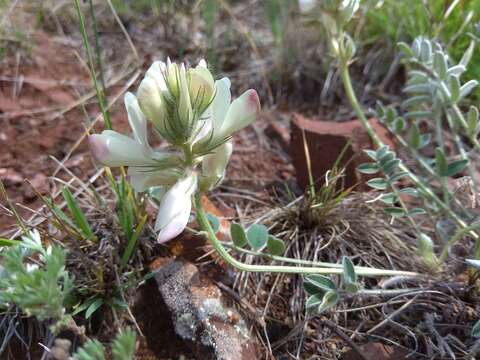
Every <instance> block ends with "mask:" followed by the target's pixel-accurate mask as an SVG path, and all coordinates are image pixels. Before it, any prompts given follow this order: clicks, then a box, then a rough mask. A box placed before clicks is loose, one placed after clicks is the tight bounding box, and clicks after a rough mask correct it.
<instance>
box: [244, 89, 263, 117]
mask: <svg viewBox="0 0 480 360" xmlns="http://www.w3.org/2000/svg"><path fill="white" fill-rule="evenodd" d="M244 95H245V96H246V97H247V99H248V101H247V107H248V110H249V112H252V113H255V114H257V115H258V114H259V113H260V108H261V107H260V99H259V97H258V94H257V92H256V91H255V90H253V89H250V90H247V91H246V92H245V94H244Z"/></svg>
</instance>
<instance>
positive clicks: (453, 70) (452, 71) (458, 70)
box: [447, 65, 467, 76]
mask: <svg viewBox="0 0 480 360" xmlns="http://www.w3.org/2000/svg"><path fill="white" fill-rule="evenodd" d="M466 70H467V68H466V67H465V66H463V65H454V66H452V67H450V68H449V69H448V71H447V74H448V75H453V76H460V75H462V74H463V73H464V72H465V71H466Z"/></svg>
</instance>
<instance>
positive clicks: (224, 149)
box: [202, 141, 233, 178]
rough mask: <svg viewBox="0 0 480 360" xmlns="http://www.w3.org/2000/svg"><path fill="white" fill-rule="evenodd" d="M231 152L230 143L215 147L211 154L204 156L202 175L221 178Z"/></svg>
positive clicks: (231, 145)
mask: <svg viewBox="0 0 480 360" xmlns="http://www.w3.org/2000/svg"><path fill="white" fill-rule="evenodd" d="M232 151H233V144H232V142H231V141H227V142H226V143H224V144H222V145H220V146H219V147H217V148H216V149H215V151H214V152H213V153H212V154H209V155H206V156H205V157H204V158H203V160H202V175H204V176H207V177H211V176H214V177H218V178H221V177H223V174H224V173H225V168H226V167H227V164H228V160H229V159H230V155H232Z"/></svg>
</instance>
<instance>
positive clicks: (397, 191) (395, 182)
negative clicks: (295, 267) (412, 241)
mask: <svg viewBox="0 0 480 360" xmlns="http://www.w3.org/2000/svg"><path fill="white" fill-rule="evenodd" d="M365 152H366V154H367V155H368V156H369V157H370V158H371V159H372V160H373V162H370V163H364V164H361V165H360V166H358V168H357V169H358V171H360V172H362V173H364V174H376V173H379V175H380V176H379V177H375V178H373V179H371V180H369V181H367V185H368V186H369V187H371V188H372V189H375V190H380V191H381V194H380V195H379V196H378V197H377V199H376V200H378V201H381V202H383V203H384V204H386V207H385V208H384V211H385V212H386V213H387V214H389V215H390V216H391V217H392V218H399V217H402V216H406V215H408V216H415V215H419V214H424V213H425V210H424V209H422V208H413V209H406V208H405V207H403V206H400V205H398V204H399V198H400V196H401V195H409V196H414V197H417V196H418V190H417V189H415V188H411V187H406V188H400V185H399V183H400V181H401V180H402V179H404V178H405V177H406V176H408V174H407V173H406V172H404V171H401V170H400V169H399V165H400V164H401V163H402V161H401V160H400V159H399V158H397V156H396V154H395V152H393V151H391V150H390V149H389V148H388V146H382V147H381V148H379V149H378V150H377V151H373V150H366V151H365Z"/></svg>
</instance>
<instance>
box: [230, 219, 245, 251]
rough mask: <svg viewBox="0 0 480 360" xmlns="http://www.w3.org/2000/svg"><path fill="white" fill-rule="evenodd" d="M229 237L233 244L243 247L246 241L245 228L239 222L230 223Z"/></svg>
mask: <svg viewBox="0 0 480 360" xmlns="http://www.w3.org/2000/svg"><path fill="white" fill-rule="evenodd" d="M230 237H231V238H232V241H233V243H234V244H235V246H238V247H240V248H243V247H244V246H245V245H247V243H248V240H247V234H245V230H244V229H243V226H242V225H240V224H237V223H232V225H230Z"/></svg>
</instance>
